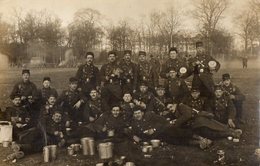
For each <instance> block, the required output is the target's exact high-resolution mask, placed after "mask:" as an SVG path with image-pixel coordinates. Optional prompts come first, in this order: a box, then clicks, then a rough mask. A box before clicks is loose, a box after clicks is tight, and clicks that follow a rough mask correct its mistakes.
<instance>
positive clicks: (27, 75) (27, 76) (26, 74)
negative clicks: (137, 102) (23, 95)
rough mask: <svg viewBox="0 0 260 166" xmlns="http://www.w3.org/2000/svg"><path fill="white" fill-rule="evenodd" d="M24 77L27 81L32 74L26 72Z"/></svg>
mask: <svg viewBox="0 0 260 166" xmlns="http://www.w3.org/2000/svg"><path fill="white" fill-rule="evenodd" d="M22 78H23V81H24V82H26V81H29V79H30V74H29V73H24V74H23V75H22Z"/></svg>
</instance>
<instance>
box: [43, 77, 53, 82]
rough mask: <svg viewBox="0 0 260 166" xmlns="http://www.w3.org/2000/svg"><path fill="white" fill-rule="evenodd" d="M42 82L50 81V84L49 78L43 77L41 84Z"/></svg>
mask: <svg viewBox="0 0 260 166" xmlns="http://www.w3.org/2000/svg"><path fill="white" fill-rule="evenodd" d="M44 81H50V82H51V78H50V77H43V80H42V82H44Z"/></svg>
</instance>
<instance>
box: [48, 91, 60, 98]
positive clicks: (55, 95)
mask: <svg viewBox="0 0 260 166" xmlns="http://www.w3.org/2000/svg"><path fill="white" fill-rule="evenodd" d="M50 97H55V98H57V97H58V96H57V93H54V92H50V93H49V94H48V96H47V98H50Z"/></svg>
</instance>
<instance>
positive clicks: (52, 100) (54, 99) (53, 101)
mask: <svg viewBox="0 0 260 166" xmlns="http://www.w3.org/2000/svg"><path fill="white" fill-rule="evenodd" d="M55 102H56V97H54V96H50V97H49V98H48V103H49V104H50V105H54V104H55Z"/></svg>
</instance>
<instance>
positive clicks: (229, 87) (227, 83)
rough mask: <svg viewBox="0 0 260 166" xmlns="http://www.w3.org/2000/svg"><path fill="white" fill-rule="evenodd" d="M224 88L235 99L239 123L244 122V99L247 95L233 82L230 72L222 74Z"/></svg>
mask: <svg viewBox="0 0 260 166" xmlns="http://www.w3.org/2000/svg"><path fill="white" fill-rule="evenodd" d="M222 80H223V81H222V84H221V85H222V88H223V90H224V93H225V94H226V95H227V96H228V97H229V98H230V99H231V100H232V101H233V103H234V106H235V108H236V119H237V121H238V122H239V123H244V120H243V119H242V113H243V101H244V100H245V95H244V94H242V92H241V91H240V89H239V88H238V87H237V86H236V85H234V84H233V83H232V82H231V77H230V74H228V73H226V74H223V75H222Z"/></svg>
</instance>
